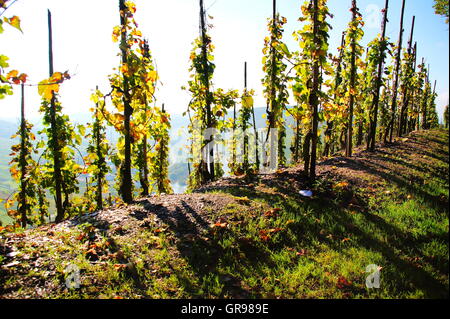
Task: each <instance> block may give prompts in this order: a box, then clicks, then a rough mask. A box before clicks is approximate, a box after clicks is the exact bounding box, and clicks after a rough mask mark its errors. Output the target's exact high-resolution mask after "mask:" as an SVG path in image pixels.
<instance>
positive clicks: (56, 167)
mask: <svg viewBox="0 0 450 319" xmlns="http://www.w3.org/2000/svg"><path fill="white" fill-rule="evenodd" d="M47 13H48V57H49V74H50V77H51V76H52V75H53V37H52V14H51V12H50V10H48V11H47ZM55 104H56V101H55V94H54V92H53V93H52V99H51V101H50V107H51V110H50V129H51V131H52V135H53V137H54V138H53V141H50V143H51V145H50V147H51V149H52V152H53V179H54V182H55V206H56V219H55V222H56V223H59V222H61V221H62V220H63V219H64V208H63V205H62V176H61V164H60V161H61V150H60V147H59V143H58V140H57V139H56V136H58V128H57V122H56V113H55V112H56V106H55Z"/></svg>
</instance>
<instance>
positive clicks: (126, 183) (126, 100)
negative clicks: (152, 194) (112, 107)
mask: <svg viewBox="0 0 450 319" xmlns="http://www.w3.org/2000/svg"><path fill="white" fill-rule="evenodd" d="M125 11H126V7H125V0H119V12H120V25H121V27H122V30H121V33H120V34H121V40H120V50H121V55H122V64H127V62H128V44H127V32H126V25H127V21H126V19H127V18H126V16H125ZM123 92H124V94H123V106H124V110H123V115H124V138H125V145H124V148H125V149H124V153H125V154H124V157H125V158H124V161H123V163H122V165H121V168H120V169H121V171H122V172H121V173H122V181H121V184H120V193H121V196H122V200H123V201H124V202H125V203H127V204H129V203H131V202H132V201H133V187H132V177H131V130H130V121H131V115H132V112H133V110H132V108H131V105H130V96H129V81H128V78H127V76H126V74H125V73H124V74H123Z"/></svg>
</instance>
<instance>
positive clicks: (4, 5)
mask: <svg viewBox="0 0 450 319" xmlns="http://www.w3.org/2000/svg"><path fill="white" fill-rule="evenodd" d="M14 2H15V1H10V0H0V34H2V33H3V32H4V30H5V29H4V27H3V23H6V24H8V25H10V26H12V27H14V28H16V29H17V30H19V31H20V32H22V29H21V27H20V18H19V17H18V16H12V17H10V18H8V17H3V19H2V18H1V17H2V16H3V14H4V13H5V12H6V10H7V9H8V8H9V7H10V6H11V5H12V4H13V3H14ZM8 60H9V58H8V57H7V56H6V55H3V54H0V100H1V99H3V98H5V96H6V95H12V94H13V91H12V84H20V83H24V82H25V81H26V78H27V75H26V74H24V73H21V74H19V72H18V71H17V70H11V71H9V72H8V73H6V71H7V68H8V67H9V63H8Z"/></svg>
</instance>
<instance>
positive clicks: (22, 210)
mask: <svg viewBox="0 0 450 319" xmlns="http://www.w3.org/2000/svg"><path fill="white" fill-rule="evenodd" d="M20 91H21V103H20V144H21V146H20V159H19V163H20V171H21V176H22V178H21V179H20V194H19V203H20V205H19V214H20V223H21V226H22V227H23V228H25V227H26V226H27V194H26V191H27V189H28V182H27V181H28V179H26V178H24V176H25V175H26V174H27V171H26V167H27V160H26V156H27V155H28V154H27V153H26V152H27V150H26V146H25V142H26V141H25V139H26V138H27V136H26V135H27V132H26V121H25V89H24V84H23V83H22V84H21V85H20Z"/></svg>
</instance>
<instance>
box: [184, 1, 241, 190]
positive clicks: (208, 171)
mask: <svg viewBox="0 0 450 319" xmlns="http://www.w3.org/2000/svg"><path fill="white" fill-rule="evenodd" d="M211 18H212V17H211ZM208 27H209V24H207V21H206V14H205V11H204V7H203V1H202V0H200V36H199V37H198V38H197V39H195V40H194V42H193V49H192V51H191V55H190V61H191V65H190V67H189V72H191V75H190V78H191V79H190V80H189V81H188V86H187V87H182V89H184V90H187V91H189V93H190V94H191V96H192V99H191V101H190V103H189V105H188V109H187V111H186V112H185V113H184V114H186V113H187V114H188V115H189V119H190V124H189V128H188V129H189V133H190V140H191V145H190V158H189V162H190V163H192V164H193V169H192V170H191V169H190V163H189V169H190V174H189V181H188V183H189V187H188V189H190V190H192V189H195V188H196V187H198V186H200V185H203V184H205V183H207V182H210V181H213V180H215V179H217V178H219V177H221V176H222V175H223V169H222V166H221V163H220V160H219V156H218V155H219V154H217V152H216V148H217V143H218V142H219V141H220V137H219V136H217V134H220V133H221V132H223V131H224V130H225V129H226V128H227V124H226V121H225V116H226V114H227V112H228V109H229V108H231V107H233V106H234V105H235V100H236V99H237V97H238V93H237V91H228V92H225V91H224V90H222V89H220V88H219V89H216V90H214V89H213V82H212V79H213V74H214V69H215V65H214V63H213V61H214V57H213V55H212V54H213V51H214V45H213V44H212V41H211V37H210V36H209V35H208V33H207V31H208Z"/></svg>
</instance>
